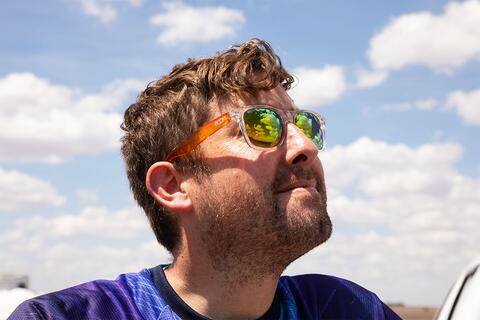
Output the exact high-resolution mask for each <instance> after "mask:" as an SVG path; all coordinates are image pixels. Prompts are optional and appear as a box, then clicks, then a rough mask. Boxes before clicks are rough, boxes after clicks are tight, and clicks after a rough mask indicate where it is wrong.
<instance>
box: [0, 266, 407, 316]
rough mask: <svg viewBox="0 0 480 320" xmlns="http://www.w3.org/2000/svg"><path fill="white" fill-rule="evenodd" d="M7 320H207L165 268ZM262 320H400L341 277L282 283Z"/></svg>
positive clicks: (39, 300) (58, 296)
mask: <svg viewBox="0 0 480 320" xmlns="http://www.w3.org/2000/svg"><path fill="white" fill-rule="evenodd" d="M8 319H11V320H16V319H65V320H66V319H112V320H114V319H131V320H134V319H145V320H171V319H175V320H178V319H207V318H206V317H204V316H202V315H200V314H198V313H197V312H195V311H194V310H193V309H192V308H190V307H189V306H188V305H187V304H186V303H185V302H184V301H183V300H182V299H181V298H180V297H179V296H178V295H177V294H176V293H175V291H174V290H173V289H172V287H171V286H170V285H169V283H168V281H167V279H166V278H165V274H164V272H163V268H162V266H157V267H155V268H152V269H144V270H142V271H140V272H138V273H127V274H122V275H120V276H119V277H118V278H117V279H116V280H113V281H109V280H96V281H91V282H87V283H84V284H80V285H78V286H74V287H71V288H67V289H64V290H61V291H57V292H52V293H49V294H45V295H42V296H39V297H36V298H33V299H30V300H27V301H25V302H23V303H22V304H21V305H20V306H18V307H17V309H15V311H14V312H13V314H12V315H10V317H9V318H8ZM260 319H280V320H287V319H306V320H307V319H355V320H358V319H368V320H383V319H388V320H393V319H395V320H396V319H400V317H398V316H397V315H396V314H395V313H394V312H393V311H392V310H391V309H390V308H389V307H388V306H386V305H385V304H384V303H383V302H382V301H380V299H379V298H378V297H377V296H376V295H375V294H374V293H372V292H370V291H368V290H366V289H364V288H362V287H361V286H359V285H357V284H355V283H353V282H350V281H348V280H344V279H341V278H337V277H332V276H327V275H318V274H308V275H300V276H293V277H288V276H283V277H281V278H280V280H279V283H278V287H277V290H276V292H275V297H274V300H273V303H272V305H271V306H270V308H269V309H268V311H267V312H266V313H265V314H264V315H263V316H262V317H261V318H260Z"/></svg>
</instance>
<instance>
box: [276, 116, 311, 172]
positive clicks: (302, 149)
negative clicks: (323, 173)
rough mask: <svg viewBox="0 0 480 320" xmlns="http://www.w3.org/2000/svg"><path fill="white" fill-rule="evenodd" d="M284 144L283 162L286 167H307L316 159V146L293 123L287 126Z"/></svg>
mask: <svg viewBox="0 0 480 320" xmlns="http://www.w3.org/2000/svg"><path fill="white" fill-rule="evenodd" d="M284 143H285V146H286V149H287V152H286V157H285V161H286V163H287V164H288V165H296V164H300V165H309V164H311V163H312V162H313V161H314V160H315V158H316V157H317V154H318V148H317V146H316V145H315V144H314V143H313V141H312V140H311V139H310V138H309V137H307V136H306V135H305V134H304V133H303V132H302V130H300V129H299V128H298V127H297V126H296V125H294V124H293V123H288V125H287V135H286V137H285V142H284Z"/></svg>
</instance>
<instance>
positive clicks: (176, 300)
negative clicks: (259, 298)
mask: <svg viewBox="0 0 480 320" xmlns="http://www.w3.org/2000/svg"><path fill="white" fill-rule="evenodd" d="M168 267H169V265H168V264H161V265H158V266H156V267H153V268H150V269H148V271H149V272H150V275H151V277H152V280H153V283H154V284H155V287H157V289H158V291H160V293H161V295H162V298H163V299H164V300H165V302H166V303H167V305H169V306H170V308H171V309H172V311H173V312H175V313H176V314H177V315H178V316H179V317H180V318H182V319H192V320H193V319H195V320H212V319H210V318H207V317H205V316H203V315H201V314H200V313H198V312H196V311H195V310H193V309H192V308H191V307H190V306H189V305H188V304H187V303H186V302H185V301H183V299H182V298H181V297H180V296H179V295H178V294H177V293H176V292H175V290H174V289H173V288H172V287H171V286H170V283H169V282H168V280H167V278H166V276H165V272H164V269H166V268H168ZM279 312H280V304H279V299H278V287H277V290H276V292H275V296H274V298H273V302H272V305H271V306H270V308H269V309H268V310H267V312H265V314H264V315H263V316H261V317H260V318H258V319H257V320H267V319H277V318H278V315H279Z"/></svg>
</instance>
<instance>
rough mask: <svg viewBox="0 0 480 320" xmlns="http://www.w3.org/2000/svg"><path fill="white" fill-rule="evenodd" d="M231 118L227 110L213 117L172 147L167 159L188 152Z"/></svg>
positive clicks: (170, 159)
mask: <svg viewBox="0 0 480 320" xmlns="http://www.w3.org/2000/svg"><path fill="white" fill-rule="evenodd" d="M231 119H232V116H231V115H230V112H227V113H224V114H222V115H221V116H219V117H217V118H215V119H213V120H212V121H210V122H207V123H206V124H204V125H203V126H201V127H200V129H198V130H197V131H196V132H195V133H194V134H193V135H192V136H191V137H189V138H188V139H187V140H185V141H184V142H182V143H181V144H180V145H178V146H177V147H176V148H175V149H173V151H172V152H171V153H170V154H169V155H168V156H167V161H168V162H172V161H173V160H175V159H176V158H179V157H183V156H185V155H187V154H189V153H190V152H192V150H193V149H195V147H196V146H198V145H199V144H200V143H202V142H203V141H204V140H205V139H207V138H208V137H210V136H211V135H212V134H214V133H215V132H217V131H218V130H220V129H221V128H223V127H225V126H226V125H227V124H229V123H230V120H231Z"/></svg>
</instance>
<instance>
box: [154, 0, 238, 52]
mask: <svg viewBox="0 0 480 320" xmlns="http://www.w3.org/2000/svg"><path fill="white" fill-rule="evenodd" d="M162 6H163V8H164V9H165V12H164V13H160V14H158V15H155V16H153V17H152V18H151V19H150V22H151V24H152V25H154V26H160V27H162V28H164V29H163V31H162V33H161V34H160V35H159V36H158V37H157V42H158V43H159V44H161V45H167V46H175V45H179V44H183V43H192V42H200V43H206V42H209V41H213V40H218V39H221V38H224V37H232V36H234V35H235V34H236V32H237V30H238V29H239V28H240V27H241V26H242V25H243V24H245V21H246V20H245V17H244V15H243V13H242V12H241V11H240V10H235V9H229V8H226V7H192V6H189V5H187V4H184V3H181V2H167V3H163V4H162Z"/></svg>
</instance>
